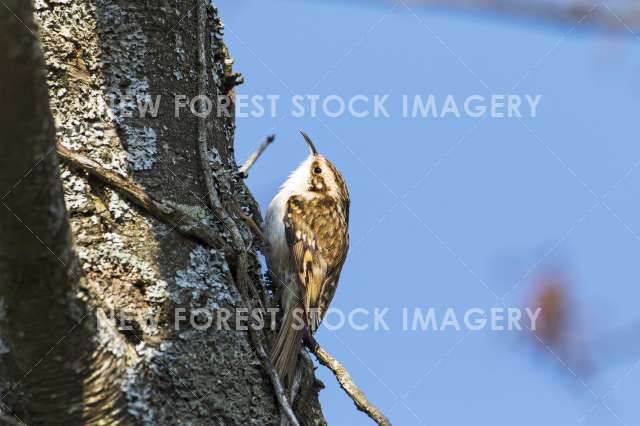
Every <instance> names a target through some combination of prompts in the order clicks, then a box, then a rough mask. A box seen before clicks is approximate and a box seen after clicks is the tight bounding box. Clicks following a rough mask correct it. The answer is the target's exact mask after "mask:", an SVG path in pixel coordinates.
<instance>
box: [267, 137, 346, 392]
mask: <svg viewBox="0 0 640 426" xmlns="http://www.w3.org/2000/svg"><path fill="white" fill-rule="evenodd" d="M300 133H301V135H302V137H303V139H304V141H305V142H306V144H307V146H308V147H309V155H308V157H307V158H306V159H305V160H304V161H303V162H302V163H301V164H300V165H299V166H298V168H297V169H295V170H294V171H293V172H291V174H290V175H289V178H288V179H287V180H286V181H285V182H284V184H283V185H282V186H281V188H280V191H279V192H278V193H277V194H276V196H275V197H274V198H273V200H272V201H271V203H270V204H269V207H268V209H267V215H266V218H265V230H266V232H265V237H266V239H267V242H268V247H269V248H268V250H267V256H266V260H267V265H268V267H269V271H270V273H271V275H272V278H273V280H274V281H275V282H276V284H277V286H279V287H280V291H279V293H280V304H281V306H282V310H283V319H282V323H281V326H280V329H279V331H278V334H277V336H276V339H275V343H274V345H273V348H272V350H271V354H270V358H271V361H272V362H273V365H274V366H275V369H276V371H277V372H278V375H279V377H280V378H281V380H282V381H283V382H284V383H285V386H287V387H291V385H292V383H293V381H294V377H295V373H296V365H297V359H298V354H299V352H300V348H301V345H302V338H303V336H304V333H305V332H309V333H311V334H313V333H315V331H316V330H317V329H318V327H319V326H320V324H321V322H322V319H323V317H324V315H325V314H326V312H327V309H328V307H329V304H330V303H331V300H332V299H333V296H334V295H335V292H336V288H337V286H338V281H339V279H340V273H341V272H342V267H343V265H344V263H345V259H346V257H347V252H348V249H349V207H350V203H351V201H350V197H349V190H348V188H347V184H346V182H345V180H344V178H343V177H342V174H341V173H340V171H339V170H338V169H337V168H336V166H335V165H334V164H333V163H332V162H331V161H329V160H328V159H327V158H326V157H324V156H323V155H321V154H319V153H318V151H317V149H316V147H315V145H314V143H313V142H312V140H311V138H310V137H309V136H308V135H307V134H306V133H305V132H304V131H303V130H300Z"/></svg>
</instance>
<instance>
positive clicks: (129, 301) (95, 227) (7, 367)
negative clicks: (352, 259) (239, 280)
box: [0, 0, 325, 425]
mask: <svg viewBox="0 0 640 426" xmlns="http://www.w3.org/2000/svg"><path fill="white" fill-rule="evenodd" d="M34 9H35V10H34V12H35V16H36V21H37V23H38V24H39V26H40V28H39V31H40V34H39V36H40V39H41V41H42V49H43V51H44V57H45V62H46V67H47V68H46V69H47V81H48V86H49V99H50V106H51V112H52V114H53V118H54V119H55V125H56V129H57V130H56V139H57V140H58V141H59V142H60V143H61V144H62V145H63V146H64V147H66V148H68V149H70V150H72V151H76V152H79V153H82V154H83V155H85V156H87V157H89V158H91V159H93V160H94V161H96V162H97V163H99V164H100V165H102V166H103V167H105V168H107V169H110V170H113V171H115V172H117V173H119V174H121V175H122V176H124V177H126V178H128V179H131V180H132V181H134V182H136V183H137V184H138V185H139V186H141V187H142V188H144V190H145V191H146V192H147V193H148V194H149V195H151V196H152V197H153V198H155V199H158V200H163V201H164V202H166V203H168V204H170V205H173V206H176V207H177V208H179V209H180V210H182V211H185V212H188V213H189V214H190V215H191V216H193V217H196V218H198V219H199V220H200V221H201V222H202V223H205V224H207V225H208V226H210V227H212V228H213V229H214V230H215V231H216V232H217V233H218V234H220V235H222V236H223V237H224V238H228V235H227V234H228V233H227V230H226V229H225V226H224V225H223V224H222V223H221V222H220V220H219V218H217V217H215V216H214V215H213V214H212V213H211V211H210V209H209V208H208V206H207V196H206V189H205V185H204V182H203V181H202V172H201V169H200V165H199V161H198V151H197V139H198V120H197V117H196V116H195V115H193V114H191V113H190V112H189V109H188V108H183V109H181V110H180V115H179V117H175V103H174V100H175V97H174V96H176V95H178V96H179V95H186V97H187V101H189V100H191V99H192V98H193V97H194V96H196V95H197V88H198V78H197V77H198V61H197V59H198V55H197V34H196V31H195V28H196V25H195V23H196V19H197V17H196V2H195V1H194V0H157V1H155V0H154V1H128V0H73V1H69V0H36V1H35V6H34ZM208 29H209V32H208V34H207V40H208V48H209V52H210V54H209V55H208V56H207V58H206V61H207V66H206V68H207V70H206V71H207V78H208V79H209V81H208V85H207V87H208V91H209V93H208V96H209V97H210V98H211V99H213V100H214V101H215V99H216V96H217V95H223V94H227V93H228V92H229V89H231V88H232V87H233V85H234V79H235V78H236V76H235V75H234V74H233V73H232V72H231V63H232V60H231V58H230V57H229V55H228V51H227V48H226V47H225V45H224V43H223V40H222V38H223V37H222V34H223V24H222V22H221V21H220V19H219V17H218V15H217V10H216V9H215V8H213V7H208ZM231 95H232V93H231ZM158 96H159V98H158ZM145 98H146V100H147V102H144V99H145ZM113 100H115V103H114V102H113ZM141 100H143V105H145V106H146V107H147V108H149V112H148V114H147V115H146V116H144V115H141V114H140V113H139V111H138V109H139V108H138V102H140V101H141ZM156 104H157V105H158V108H159V111H158V113H157V115H155V114H153V113H152V111H151V110H152V109H153V108H154V107H155V106H156ZM214 111H215V106H214ZM154 115H155V117H154ZM207 125H208V129H207V130H208V140H209V141H210V144H209V147H208V148H209V154H210V155H209V158H208V159H207V160H208V163H209V166H210V167H211V170H212V171H213V176H214V178H215V185H216V187H217V190H218V193H219V194H220V196H221V198H222V200H223V202H229V203H235V205H239V206H240V208H241V209H242V211H243V212H244V213H245V214H246V215H249V216H253V217H254V218H255V220H256V221H257V222H259V221H260V219H259V210H258V208H257V206H256V204H255V201H254V199H253V197H252V196H251V194H250V193H249V192H248V190H247V188H246V187H245V186H244V183H243V182H242V180H240V179H239V178H238V175H237V166H236V164H235V159H234V153H233V138H234V126H235V125H234V117H233V116H232V115H231V116H228V117H225V116H222V117H217V116H216V114H212V115H211V117H210V118H209V119H208V121H207ZM256 142H258V141H256ZM51 157H52V158H53V160H55V154H53V153H52V156H51ZM53 160H52V162H51V164H53V167H54V169H55V167H56V165H57V163H56V162H55V161H53ZM46 164H50V162H49V161H48V160H47V162H46ZM51 164H50V165H51ZM49 171H51V170H49ZM60 177H61V179H62V187H63V190H64V200H65V203H66V208H67V212H68V220H69V224H70V230H71V234H72V239H73V245H74V248H75V254H74V251H70V250H67V252H64V250H63V251H62V252H60V253H62V255H64V256H65V259H66V262H65V263H66V264H67V266H68V268H66V270H68V271H69V272H68V273H67V274H68V276H65V277H64V279H62V278H60V279H58V281H60V282H63V281H65V280H66V281H67V282H68V280H69V277H71V281H72V282H74V283H76V284H75V285H74V286H73V290H72V291H71V292H70V293H69V292H65V293H64V294H59V295H57V296H56V300H57V301H58V303H59V304H60V307H59V310H61V311H64V313H65V315H63V316H62V317H63V318H64V321H62V322H61V323H56V322H51V323H50V324H48V325H46V326H45V327H44V328H43V330H44V332H43V333H42V334H44V335H45V336H48V337H47V338H44V339H43V341H42V342H41V343H39V344H37V345H33V347H32V351H33V354H31V356H30V357H28V358H27V359H25V360H24V362H22V363H21V365H18V366H16V365H14V364H15V363H16V362H17V361H18V359H17V357H18V352H15V353H12V350H13V347H12V345H11V344H12V343H14V344H15V345H16V346H17V345H23V346H24V347H27V346H28V345H31V343H30V342H31V340H30V339H31V338H25V337H24V336H22V337H21V336H18V335H15V336H7V334H10V333H8V332H6V331H5V330H7V329H8V328H7V327H6V324H4V323H3V322H2V321H3V319H4V317H5V315H4V312H5V305H6V304H10V303H13V302H14V301H15V299H16V298H17V297H18V296H20V295H18V296H16V297H14V298H13V299H11V298H10V297H8V296H7V297H6V298H4V299H3V298H0V338H2V337H3V336H4V337H5V338H6V339H7V340H8V343H7V348H6V351H5V350H4V349H3V346H2V345H3V344H4V343H3V342H4V340H2V339H0V361H2V362H1V363H0V365H2V367H0V378H1V379H2V380H0V395H6V398H5V399H4V400H3V405H0V414H2V413H4V414H5V415H6V414H16V415H17V416H19V417H20V418H21V419H22V420H24V421H25V422H26V423H28V424H30V425H36V424H105V425H106V424H147V425H169V424H193V425H276V424H278V425H279V424H280V413H279V410H278V405H277V402H276V398H275V396H274V393H273V389H272V386H271V383H270V381H269V378H268V377H267V376H266V375H265V373H264V371H263V369H262V367H261V364H260V362H259V361H258V359H257V358H256V356H255V354H254V349H253V348H252V346H251V343H250V340H249V338H248V335H247V333H246V331H235V330H228V331H225V330H222V331H218V330H215V329H208V330H205V331H201V330H197V329H195V328H194V327H191V326H189V324H188V322H182V323H181V327H180V330H179V331H175V330H174V321H175V318H174V313H175V308H185V309H186V312H185V314H184V315H185V316H186V317H187V318H189V317H190V316H192V315H193V316H195V317H196V318H198V312H199V311H202V310H204V309H208V310H215V309H218V308H221V307H227V308H234V307H240V306H242V302H241V300H240V294H239V292H238V289H237V287H236V284H235V278H234V265H233V261H232V259H228V258H227V256H225V253H224V252H223V251H222V250H217V249H214V248H212V247H207V246H205V245H202V244H199V243H197V242H195V240H192V239H188V238H186V237H184V236H183V235H181V234H180V233H178V232H176V231H175V229H174V227H171V226H168V225H166V224H163V223H161V222H159V221H158V220H156V219H154V218H153V217H152V216H150V215H149V214H148V212H146V211H143V210H142V209H140V208H138V207H136V206H135V205H133V204H132V203H130V202H129V201H128V200H126V199H125V198H124V197H122V196H121V195H120V194H119V193H118V192H117V191H116V190H114V189H113V188H111V187H109V186H108V185H106V184H105V183H103V182H101V181H99V180H98V179H95V178H93V177H91V176H89V175H88V174H86V173H85V172H84V171H82V170H81V169H79V168H75V167H70V166H68V165H63V166H62V167H60ZM53 180H54V181H55V179H53ZM30 184H31V183H30V182H29V181H28V180H27V181H25V182H24V183H23V184H22V185H24V188H28V187H29V185H30ZM24 188H23V189H24ZM43 200H44V199H43ZM45 207H47V208H53V206H52V205H50V206H45ZM58 210H59V217H60V218H61V220H62V221H63V222H64V218H65V215H64V210H63V209H61V207H60V208H59V209H58ZM230 211H233V210H232V209H230ZM232 218H233V220H234V221H236V222H237V224H238V226H239V228H240V230H241V231H242V238H243V239H244V241H245V244H246V245H247V246H248V247H251V250H250V251H249V252H248V258H249V264H250V268H249V269H250V270H249V274H250V276H251V278H252V281H253V282H254V285H255V286H256V287H257V288H259V289H260V288H263V280H262V272H261V270H260V264H259V262H258V255H257V252H256V248H257V245H258V241H257V240H255V237H254V235H253V234H252V233H251V230H250V228H249V227H247V226H246V224H245V223H244V222H243V221H242V220H241V219H240V218H239V217H235V216H233V215H232ZM16 226H17V225H16ZM61 229H62V231H60V230H58V232H57V235H58V238H64V236H65V235H68V231H65V229H67V228H65V227H64V226H62V228H61ZM42 232H43V233H44V232H46V230H42ZM60 232H62V236H60ZM51 241H52V244H54V242H55V241H57V240H55V239H51ZM64 246H65V244H62V247H64ZM54 251H55V250H54ZM52 261H53V262H55V261H56V259H55V258H53V260H52V259H47V262H52ZM45 266H46V265H45ZM3 276H4V275H3ZM7 277H9V279H10V280H14V281H15V280H17V279H18V278H16V277H11V276H10V275H7ZM21 278H22V279H25V277H21ZM52 280H53V278H52ZM10 283H11V281H10ZM13 284H15V282H14V283H13ZM3 285H4V284H3ZM62 287H63V286H61V288H62ZM14 288H18V287H17V286H15V285H14ZM67 288H68V287H67ZM16 291H18V290H16ZM0 296H2V293H1V292H0ZM34 297H35V296H34ZM35 298H36V299H37V297H35ZM5 299H6V300H5ZM44 303H49V299H45V300H44ZM34 314H36V312H35V311H34V310H33V309H29V310H28V311H25V312H23V314H22V315H23V316H24V317H25V319H24V322H25V323H28V322H31V323H32V324H33V326H32V328H33V330H36V329H38V327H42V322H43V321H44V322H46V318H41V317H38V315H34ZM27 317H28V318H27ZM14 318H16V317H15V316H14ZM114 319H115V320H114ZM200 319H201V320H203V321H204V320H206V318H204V317H203V318H200ZM121 324H126V325H127V326H128V328H129V329H130V330H122V327H120V325H121ZM20 327H22V325H20V326H16V327H12V328H11V329H12V330H14V331H16V333H18V334H20V333H22V331H20V330H19V329H20ZM63 336H66V337H65V338H64V339H63V340H62V341H58V340H59V339H60V338H61V337H63ZM50 348H53V349H52V350H51V352H50V353H49V354H48V355H46V356H45V354H46V353H47V351H48V350H50ZM23 352H24V351H23ZM42 356H44V358H45V359H44V361H43V362H42V363H41V365H38V366H36V367H35V368H33V369H32V372H30V373H27V372H28V371H29V369H30V368H31V367H33V364H35V363H36V361H38V358H39V357H42ZM304 374H305V379H304V381H303V386H302V390H301V398H299V400H298V402H297V403H296V405H295V409H296V412H297V415H298V416H299V418H300V421H301V423H302V424H307V425H323V424H325V420H324V418H323V416H322V412H321V410H320V406H319V402H318V391H319V388H320V387H321V384H320V383H319V382H318V381H317V380H316V379H315V378H314V376H313V367H312V365H311V363H310V361H309V360H308V359H305V369H304ZM25 375H26V376H27V377H26V378H25ZM5 377H6V378H8V380H4V378H5ZM5 383H9V384H8V385H5ZM43 390H46V392H47V393H48V395H46V396H43V395H41V393H42V392H43ZM5 404H6V405H5ZM0 423H1V421H0Z"/></svg>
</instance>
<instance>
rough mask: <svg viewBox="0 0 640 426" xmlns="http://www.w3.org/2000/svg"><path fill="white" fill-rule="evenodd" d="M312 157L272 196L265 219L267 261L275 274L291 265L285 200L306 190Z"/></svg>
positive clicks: (286, 269)
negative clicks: (285, 224) (267, 242)
mask: <svg viewBox="0 0 640 426" xmlns="http://www.w3.org/2000/svg"><path fill="white" fill-rule="evenodd" d="M311 161H312V157H311V156H309V157H308V158H307V159H306V160H305V161H303V162H302V163H301V164H300V165H299V166H298V168H297V169H295V170H294V171H293V172H292V173H291V175H289V178H288V179H287V180H286V182H285V183H284V184H283V185H282V187H281V188H280V192H278V194H277V195H276V196H275V197H273V200H271V203H269V208H268V209H267V217H266V220H265V231H266V238H267V240H268V241H269V252H268V253H267V262H268V263H269V268H270V269H272V270H273V272H275V273H276V274H283V275H285V274H287V273H289V270H290V268H291V267H292V262H291V254H290V252H289V246H288V245H287V238H286V236H285V233H284V216H285V214H286V213H287V211H286V210H287V201H288V200H289V197H291V196H292V195H301V194H303V193H304V192H305V191H306V188H307V182H308V181H309V169H310V167H311Z"/></svg>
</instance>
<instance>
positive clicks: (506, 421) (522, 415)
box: [216, 0, 640, 425]
mask: <svg viewBox="0 0 640 426" xmlns="http://www.w3.org/2000/svg"><path fill="white" fill-rule="evenodd" d="M216 4H217V6H218V7H219V9H220V13H221V15H222V18H223V21H224V22H225V25H226V42H227V44H228V45H229V47H230V49H231V52H232V55H233V57H234V58H235V59H236V65H235V68H236V70H238V71H240V72H242V73H243V74H244V76H245V80H246V83H245V84H244V85H243V86H240V87H239V88H238V89H237V92H238V94H245V95H249V96H252V95H263V96H266V95H270V94H276V95H280V97H281V99H280V101H279V102H278V104H277V105H278V109H277V112H276V117H270V116H266V117H261V118H255V117H246V118H239V119H238V129H237V134H236V146H237V150H236V152H237V156H238V160H239V161H240V162H241V161H243V160H244V159H245V158H246V156H247V155H249V154H250V152H251V151H252V150H253V149H254V148H255V147H256V146H257V145H258V144H259V143H260V142H261V141H262V140H263V139H264V137H265V136H266V135H267V134H270V133H276V134H277V139H276V143H275V144H274V145H273V146H272V147H271V148H270V149H269V150H268V151H267V152H266V154H265V155H264V156H263V157H262V158H261V160H260V161H259V162H258V163H257V165H256V166H255V167H254V169H253V170H252V172H251V176H250V178H249V181H248V182H249V185H250V187H251V189H252V191H253V193H254V194H255V196H256V198H257V199H258V201H259V202H260V204H261V206H262V207H263V211H264V209H266V206H267V204H268V202H269V200H270V199H271V197H272V196H273V195H274V194H275V193H276V191H277V188H278V186H279V185H280V184H281V183H282V182H283V181H284V180H285V179H286V177H287V175H288V173H289V171H290V170H292V169H293V168H295V167H296V166H297V165H298V163H299V162H300V161H302V159H303V158H304V157H305V156H306V154H307V151H306V148H305V146H304V144H303V142H302V140H301V138H300V137H299V135H298V134H297V130H298V129H299V128H304V129H305V130H306V131H307V132H308V133H309V134H310V135H311V136H312V138H313V139H314V140H315V141H316V144H317V146H318V149H319V150H320V151H321V152H322V153H324V154H325V155H326V156H327V157H328V158H330V159H331V160H332V161H333V162H334V163H335V164H336V165H337V166H338V167H339V168H340V170H342V172H343V174H344V175H345V178H346V179H347V182H348V183H349V187H350V192H351V197H352V210H351V242H352V246H351V250H350V253H349V257H348V259H347V263H346V265H345V268H344V270H343V274H342V278H341V282H340V287H339V289H338V292H337V295H336V297H335V299H334V302H333V306H335V307H338V308H341V309H345V310H349V309H352V308H354V307H358V308H365V309H370V310H371V311H373V309H374V308H376V307H379V308H385V307H387V308H389V312H388V314H387V315H386V317H385V318H386V319H387V322H388V323H389V327H390V330H389V331H374V330H368V331H356V330H352V329H349V328H342V329H340V330H337V331H330V330H327V329H321V330H320V331H319V333H318V336H317V337H318V340H319V341H320V342H321V343H322V344H323V345H324V346H325V347H326V348H327V349H328V350H329V351H330V352H332V353H333V354H334V355H335V356H336V357H337V358H338V359H339V360H341V361H342V362H343V364H344V365H345V366H346V367H347V368H348V369H349V370H350V372H351V374H352V376H353V378H354V380H355V381H356V383H358V385H360V387H361V388H362V389H363V390H364V391H365V392H366V393H367V395H368V396H369V397H370V399H371V400H372V401H374V402H375V403H377V404H378V405H379V406H380V408H381V409H382V410H383V411H384V412H385V413H386V414H387V415H388V416H389V417H390V419H391V420H392V422H393V423H394V424H398V425H423V424H428V425H461V424H471V423H472V422H475V423H480V424H496V425H511V424H520V425H542V424H544V425H574V424H575V425H622V424H629V425H631V424H640V405H638V404H637V395H638V393H639V392H640V386H639V383H640V380H639V378H640V371H636V370H635V369H634V367H635V364H634V362H635V361H636V359H633V357H629V359H626V360H624V361H622V362H618V363H616V364H611V365H606V366H605V368H603V369H601V370H599V371H598V373H597V374H596V375H595V376H592V377H589V378H584V379H583V378H581V377H576V376H574V375H573V374H572V372H571V371H569V370H568V369H567V368H566V366H565V365H563V364H562V362H560V361H559V360H558V359H557V358H555V357H554V356H553V355H552V354H550V353H549V351H548V350H546V348H536V347H535V346H536V344H535V342H534V343H523V342H522V340H523V339H522V338H521V337H518V336H516V335H514V333H508V332H496V331H482V332H478V331H465V330H461V331H457V330H446V331H432V330H429V331H403V330H402V324H401V319H402V309H403V308H408V309H410V310H413V309H414V308H422V309H426V308H429V307H433V308H435V309H436V311H437V312H442V313H443V312H444V310H445V309H446V308H448V307H452V308H454V309H456V311H459V312H464V310H466V309H468V308H472V307H479V308H483V309H486V310H489V309H491V307H494V306H501V305H500V302H499V301H498V300H497V299H496V297H495V295H498V296H499V297H502V296H503V295H505V294H506V293H509V294H508V296H507V297H506V298H505V299H504V303H505V304H506V305H507V306H515V307H518V306H522V305H523V304H524V303H525V301H526V297H527V295H528V294H530V292H531V285H532V280H533V279H534V278H532V279H527V280H524V282H521V283H520V284H517V285H516V283H518V282H519V281H520V278H521V277H522V276H523V275H524V274H525V273H526V272H527V271H529V270H531V269H532V268H533V272H532V274H531V276H532V277H537V276H539V275H541V274H543V273H544V272H545V271H546V270H548V268H551V267H559V268H561V269H562V270H563V273H564V275H565V276H566V277H567V279H568V280H569V281H570V282H571V285H572V290H573V291H572V294H573V297H574V299H575V304H576V306H578V307H579V309H578V311H579V312H578V313H577V316H579V318H580V322H581V328H582V329H583V330H584V329H588V330H587V332H586V333H585V336H586V337H585V338H590V337H592V336H597V335H598V333H605V332H606V331H607V330H612V329H615V328H616V327H621V326H624V325H625V324H628V323H630V322H631V321H633V320H635V319H636V318H637V316H638V308H637V300H638V298H639V297H640V290H639V289H640V287H639V286H638V281H639V279H638V277H639V272H640V271H639V269H640V267H639V265H640V262H638V261H637V259H638V258H639V257H640V237H639V235H640V202H638V197H639V196H640V170H637V169H636V168H634V166H636V165H637V163H638V161H640V144H638V130H639V129H638V127H639V125H640V124H639V120H638V107H639V106H640V105H639V104H640V79H639V78H638V69H639V68H640V51H639V49H638V46H637V40H638V38H634V37H633V36H631V35H628V36H627V35H625V36H624V37H620V36H612V35H609V36H607V35H603V34H601V33H600V34H598V33H593V32H589V31H587V30H586V29H585V28H581V27H580V26H578V27H576V28H574V29H573V30H570V29H569V28H564V27H554V26H548V25H544V24H539V23H533V22H526V21H510V20H508V19H499V18H495V17H483V16H475V15H472V14H464V13H453V12H450V11H447V10H443V9H438V10H432V9H425V8H421V7H418V6H413V5H412V6H411V9H409V8H407V7H405V6H404V5H403V4H402V3H398V4H397V5H394V3H393V2H392V1H389V2H375V1H371V2H364V1H358V2H355V1H354V2H340V1H326V2H323V1H315V2H311V1H306V2H294V1H277V0H276V1H264V0H262V1H257V0H256V1H253V0H252V1H239V0H219V1H217V2H216ZM506 93H513V94H517V95H522V96H524V95H526V94H531V95H541V99H540V103H539V106H538V110H537V116H536V117H535V118H532V117H525V118H522V119H521V120H518V119H516V118H493V117H486V118H484V119H480V118H473V117H469V116H465V115H464V114H463V115H462V116H461V117H455V116H451V115H448V116H445V117H443V118H435V117H427V118H422V117H403V114H402V96H403V95H405V94H406V95H409V96H410V97H413V96H415V95H422V96H424V97H426V96H428V95H431V94H432V95H434V96H435V98H436V99H439V100H444V99H445V97H446V96H447V95H452V96H453V97H454V98H455V99H460V100H464V99H465V98H466V97H468V96H471V95H481V96H485V97H487V98H488V97H490V96H491V95H493V94H506ZM294 94H301V95H308V94H318V95H320V96H321V97H326V96H330V95H339V96H342V97H344V98H349V97H351V96H355V95H366V96H371V97H373V96H374V95H376V94H381V95H384V94H388V95H389V98H388V101H387V102H386V104H385V105H386V107H387V110H388V112H389V115H390V117H388V118H386V117H377V118H376V117H371V116H370V117H367V118H355V117H353V116H350V115H348V114H346V115H343V116H340V117H337V118H332V117H328V116H326V115H322V114H319V115H318V117H317V118H314V117H310V116H309V114H307V115H305V116H304V117H302V118H296V117H293V116H292V115H291V114H290V109H291V104H290V98H291V96H293V95H294ZM460 102H461V101H460ZM638 169H640V167H638ZM605 194H606V197H605ZM603 197H605V198H604V200H603ZM534 267H535V268H534ZM514 286H515V288H514ZM511 289H513V291H510V290H511ZM596 349H598V348H596ZM638 369H640V368H638ZM318 375H319V377H320V378H321V380H323V382H324V383H325V385H326V386H327V387H326V389H325V390H324V391H323V392H322V393H321V401H322V404H323V408H324V411H325V414H326V416H327V419H328V420H329V423H330V424H338V425H368V424H371V422H370V420H369V419H368V418H367V417H366V416H365V415H363V414H362V413H360V412H358V411H356V410H355V408H354V406H353V403H352V402H351V401H350V400H349V399H348V398H347V397H346V395H345V394H344V393H343V392H342V390H341V389H340V388H339V387H338V385H337V383H336V381H335V379H334V378H333V376H331V375H330V373H328V372H327V371H326V370H325V369H323V368H319V369H318ZM602 398H605V399H604V404H602V403H599V399H602Z"/></svg>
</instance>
